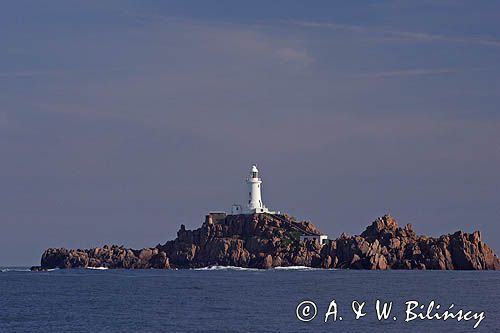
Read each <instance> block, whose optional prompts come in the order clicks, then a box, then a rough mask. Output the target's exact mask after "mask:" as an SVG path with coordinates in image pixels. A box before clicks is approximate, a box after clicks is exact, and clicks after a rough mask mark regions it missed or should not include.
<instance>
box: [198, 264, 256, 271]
mask: <svg viewBox="0 0 500 333" xmlns="http://www.w3.org/2000/svg"><path fill="white" fill-rule="evenodd" d="M194 270H195V271H258V270H259V269H257V268H245V267H236V266H218V265H215V266H208V267H202V268H195V269H194Z"/></svg>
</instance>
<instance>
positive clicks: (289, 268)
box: [273, 266, 324, 271]
mask: <svg viewBox="0 0 500 333" xmlns="http://www.w3.org/2000/svg"><path fill="white" fill-rule="evenodd" d="M273 269H274V270H277V271H317V270H324V269H322V268H313V267H307V266H286V267H275V268H273Z"/></svg>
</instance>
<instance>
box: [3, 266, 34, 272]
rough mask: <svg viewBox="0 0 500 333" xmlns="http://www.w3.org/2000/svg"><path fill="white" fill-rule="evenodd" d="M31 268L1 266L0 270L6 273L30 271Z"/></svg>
mask: <svg viewBox="0 0 500 333" xmlns="http://www.w3.org/2000/svg"><path fill="white" fill-rule="evenodd" d="M30 271H31V270H30V269H29V268H17V267H16V268H2V269H0V272H2V273H7V272H30Z"/></svg>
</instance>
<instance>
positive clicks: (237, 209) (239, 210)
mask: <svg viewBox="0 0 500 333" xmlns="http://www.w3.org/2000/svg"><path fill="white" fill-rule="evenodd" d="M246 183H247V184H248V202H247V204H246V205H245V206H244V207H242V206H241V205H233V207H232V208H231V214H233V215H237V214H261V213H268V214H276V213H278V214H279V212H273V211H270V210H269V209H268V208H267V207H266V205H264V202H262V193H261V185H262V179H261V178H260V177H259V170H258V169H257V166H256V165H252V168H251V169H250V175H249V176H248V178H247V179H246Z"/></svg>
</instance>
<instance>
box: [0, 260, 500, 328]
mask: <svg viewBox="0 0 500 333" xmlns="http://www.w3.org/2000/svg"><path fill="white" fill-rule="evenodd" d="M377 301H378V305H379V306H378V308H379V313H378V312H377ZM430 304H433V308H432V309H431V311H430V312H429V315H428V316H427V317H426V312H427V310H428V308H429V305H430ZM437 305H439V309H438V310H437V311H436V307H437ZM384 306H385V309H386V310H388V309H389V306H390V311H386V314H387V316H386V317H384V316H383V315H384V313H383V311H382V310H383V309H384ZM409 307H410V308H411V307H413V309H410V312H407V311H408V309H409ZM422 307H423V308H424V309H422ZM450 307H451V309H450ZM445 310H448V311H449V313H454V316H455V317H454V318H453V317H452V316H449V317H448V318H447V320H444V319H443V317H441V319H438V318H437V317H436V313H441V315H442V314H443V312H444V311H445ZM460 310H461V312H459V311H460ZM419 311H420V312H419ZM419 313H420V314H421V316H422V318H420V317H419V315H418V314H419ZM457 313H461V314H462V315H461V316H458V314H457ZM481 313H482V315H481ZM378 315H382V317H380V318H379V316H378ZM441 315H438V317H439V316H441ZM459 317H460V320H458V319H459ZM480 317H482V319H481V320H480V322H479V323H478V321H479V318H480ZM325 318H326V322H325ZM407 319H410V320H407ZM476 324H477V325H476ZM475 325H476V328H474V326H475ZM426 331H428V332H431V331H432V332H500V272H494V271H396V270H389V271H358V270H322V269H311V268H306V267H290V268H287V269H271V270H256V269H242V268H235V267H218V266H215V267H209V268H204V269H196V270H195V269H193V270H155V269H151V270H111V269H110V270H106V269H71V270H62V269H61V270H59V269H56V270H51V271H45V272H30V271H29V269H28V268H25V267H3V268H0V332H259V333H260V332H426Z"/></svg>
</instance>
